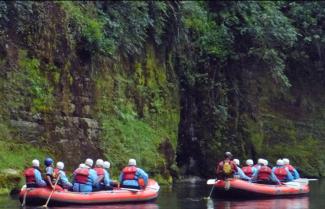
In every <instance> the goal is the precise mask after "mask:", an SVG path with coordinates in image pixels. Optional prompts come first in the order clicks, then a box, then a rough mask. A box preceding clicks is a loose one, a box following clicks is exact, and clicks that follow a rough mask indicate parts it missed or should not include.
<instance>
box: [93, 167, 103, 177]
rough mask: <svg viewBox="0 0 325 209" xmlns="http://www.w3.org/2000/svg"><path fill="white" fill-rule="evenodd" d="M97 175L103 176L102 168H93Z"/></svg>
mask: <svg viewBox="0 0 325 209" xmlns="http://www.w3.org/2000/svg"><path fill="white" fill-rule="evenodd" d="M94 170H95V171H96V173H97V175H98V176H104V169H103V168H98V167H96V168H94Z"/></svg>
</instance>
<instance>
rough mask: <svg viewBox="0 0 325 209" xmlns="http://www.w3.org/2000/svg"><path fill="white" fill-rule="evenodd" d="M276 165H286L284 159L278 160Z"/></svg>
mask: <svg viewBox="0 0 325 209" xmlns="http://www.w3.org/2000/svg"><path fill="white" fill-rule="evenodd" d="M276 165H278V166H283V165H284V163H283V160H282V159H278V160H277V161H276Z"/></svg>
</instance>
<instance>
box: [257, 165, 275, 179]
mask: <svg viewBox="0 0 325 209" xmlns="http://www.w3.org/2000/svg"><path fill="white" fill-rule="evenodd" d="M271 173H272V169H271V168H269V167H267V166H266V165H264V166H262V167H261V168H260V170H259V171H258V177H257V179H258V180H265V181H267V180H269V177H270V175H271Z"/></svg>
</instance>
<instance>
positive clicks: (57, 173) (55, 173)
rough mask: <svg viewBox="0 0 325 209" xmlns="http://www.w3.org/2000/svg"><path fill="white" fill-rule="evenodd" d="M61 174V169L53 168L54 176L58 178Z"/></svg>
mask: <svg viewBox="0 0 325 209" xmlns="http://www.w3.org/2000/svg"><path fill="white" fill-rule="evenodd" d="M59 174H60V169H58V168H54V170H53V178H54V179H56V178H57V177H58V176H59Z"/></svg>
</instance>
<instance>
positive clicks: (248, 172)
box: [242, 166, 253, 177]
mask: <svg viewBox="0 0 325 209" xmlns="http://www.w3.org/2000/svg"><path fill="white" fill-rule="evenodd" d="M242 170H243V172H244V174H245V175H246V176H248V177H252V176H253V169H252V167H251V166H245V167H243V168H242Z"/></svg>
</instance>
